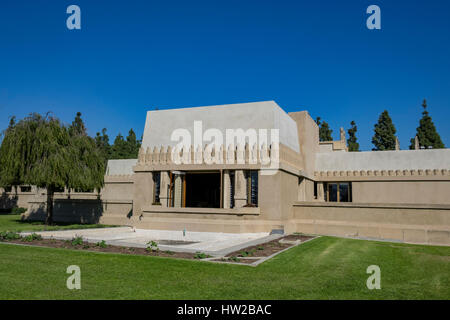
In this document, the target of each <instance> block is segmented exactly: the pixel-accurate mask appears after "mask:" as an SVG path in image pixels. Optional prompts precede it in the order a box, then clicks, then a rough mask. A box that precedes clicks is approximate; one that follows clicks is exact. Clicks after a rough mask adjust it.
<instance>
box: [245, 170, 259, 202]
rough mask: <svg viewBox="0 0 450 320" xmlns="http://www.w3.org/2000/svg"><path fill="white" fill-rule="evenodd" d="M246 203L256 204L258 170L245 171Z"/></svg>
mask: <svg viewBox="0 0 450 320" xmlns="http://www.w3.org/2000/svg"><path fill="white" fill-rule="evenodd" d="M247 204H248V205H251V206H258V171H256V170H251V171H247Z"/></svg>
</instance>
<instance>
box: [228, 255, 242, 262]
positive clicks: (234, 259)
mask: <svg viewBox="0 0 450 320" xmlns="http://www.w3.org/2000/svg"><path fill="white" fill-rule="evenodd" d="M228 260H230V261H234V262H239V261H241V259H239V258H238V257H236V256H232V257H229V258H228Z"/></svg>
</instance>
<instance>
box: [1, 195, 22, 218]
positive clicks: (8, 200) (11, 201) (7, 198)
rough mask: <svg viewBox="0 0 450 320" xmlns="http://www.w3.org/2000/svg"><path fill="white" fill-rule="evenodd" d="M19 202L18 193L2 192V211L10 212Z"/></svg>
mask: <svg viewBox="0 0 450 320" xmlns="http://www.w3.org/2000/svg"><path fill="white" fill-rule="evenodd" d="M17 202H18V197H17V195H8V194H7V193H6V192H2V194H1V195H0V213H1V212H9V211H10V210H11V209H12V208H15V207H17Z"/></svg>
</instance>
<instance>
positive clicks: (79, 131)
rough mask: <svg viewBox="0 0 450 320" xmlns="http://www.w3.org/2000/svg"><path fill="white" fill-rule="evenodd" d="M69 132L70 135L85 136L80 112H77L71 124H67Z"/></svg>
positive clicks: (84, 127)
mask: <svg viewBox="0 0 450 320" xmlns="http://www.w3.org/2000/svg"><path fill="white" fill-rule="evenodd" d="M69 134H70V135H71V136H75V135H82V136H87V131H86V126H85V125H84V122H83V119H81V112H77V115H76V117H75V120H74V121H72V124H71V125H70V126H69Z"/></svg>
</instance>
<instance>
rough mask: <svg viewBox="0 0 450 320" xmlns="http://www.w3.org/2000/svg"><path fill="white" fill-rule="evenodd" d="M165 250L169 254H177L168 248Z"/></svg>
mask: <svg viewBox="0 0 450 320" xmlns="http://www.w3.org/2000/svg"><path fill="white" fill-rule="evenodd" d="M164 252H165V253H167V254H170V255H172V254H175V252H173V251H170V250H166V251H164Z"/></svg>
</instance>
